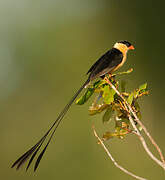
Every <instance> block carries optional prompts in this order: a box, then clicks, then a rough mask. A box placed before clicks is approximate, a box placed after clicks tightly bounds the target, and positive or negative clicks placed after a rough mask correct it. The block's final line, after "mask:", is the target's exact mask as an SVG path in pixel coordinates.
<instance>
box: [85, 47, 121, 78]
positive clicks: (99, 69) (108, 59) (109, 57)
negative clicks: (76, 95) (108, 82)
mask: <svg viewBox="0 0 165 180" xmlns="http://www.w3.org/2000/svg"><path fill="white" fill-rule="evenodd" d="M122 59H123V54H122V52H121V51H119V50H118V49H116V48H112V49H111V50H109V51H107V52H106V53H105V54H104V55H103V56H101V57H100V58H99V59H98V60H97V61H96V62H95V63H94V64H93V65H92V67H91V68H90V69H89V71H88V72H87V74H88V73H90V75H89V78H90V80H93V79H95V78H97V77H99V76H103V75H105V74H107V73H108V72H111V71H112V70H113V69H114V68H116V66H117V65H119V64H120V63H121V62H122Z"/></svg>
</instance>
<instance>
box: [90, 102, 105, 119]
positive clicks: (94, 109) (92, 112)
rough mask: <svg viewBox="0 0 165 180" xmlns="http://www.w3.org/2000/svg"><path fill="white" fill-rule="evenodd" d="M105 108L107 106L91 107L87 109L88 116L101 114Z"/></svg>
mask: <svg viewBox="0 0 165 180" xmlns="http://www.w3.org/2000/svg"><path fill="white" fill-rule="evenodd" d="M107 107H108V105H107V104H100V105H99V104H97V105H92V106H90V107H89V115H91V116H92V115H95V114H98V113H101V112H102V111H104V110H105V109H106V108H107Z"/></svg>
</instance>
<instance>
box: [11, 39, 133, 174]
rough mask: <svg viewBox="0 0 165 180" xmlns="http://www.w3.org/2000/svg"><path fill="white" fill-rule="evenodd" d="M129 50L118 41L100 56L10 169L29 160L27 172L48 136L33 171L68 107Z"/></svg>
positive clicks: (112, 68) (129, 47)
mask: <svg viewBox="0 0 165 180" xmlns="http://www.w3.org/2000/svg"><path fill="white" fill-rule="evenodd" d="M130 49H134V47H133V45H131V43H129V42H128V41H119V42H117V43H115V45H114V46H113V48H112V49H110V50H109V51H107V52H106V53H105V54H104V55H103V56H101V57H100V58H99V59H98V60H97V61H96V62H95V63H94V64H93V66H92V67H91V68H90V69H89V71H88V72H87V74H89V76H88V79H87V80H86V81H85V83H84V84H83V85H82V86H81V88H80V89H79V90H78V91H77V92H76V94H75V95H74V96H73V97H72V99H71V100H70V101H69V103H68V104H67V105H66V106H65V107H64V109H63V110H62V112H61V113H60V114H59V116H58V117H57V119H56V120H55V121H54V123H53V124H52V126H51V127H50V129H49V130H48V131H47V132H46V133H45V135H44V136H43V137H42V138H41V139H40V140H39V141H38V142H37V143H36V144H35V145H34V146H33V147H32V148H30V149H29V150H28V151H27V152H26V153H24V154H23V155H22V156H21V157H20V158H18V159H17V160H16V161H15V162H14V163H13V165H12V168H13V167H15V166H16V169H19V168H20V167H21V166H22V165H23V164H24V163H25V162H26V161H27V160H28V159H29V158H30V160H29V162H28V165H27V167H26V170H28V168H29V166H30V165H31V163H32V161H33V159H34V157H35V156H36V155H37V153H38V151H39V150H40V148H41V147H42V144H43V143H44V141H45V140H46V137H47V136H48V135H49V134H50V137H49V139H48V141H47V144H46V145H45V147H44V148H43V150H42V151H41V152H40V154H39V156H38V158H37V160H36V162H35V165H34V171H35V170H36V169H37V167H38V165H39V163H40V160H41V158H42V157H43V154H44V153H45V151H46V149H47V147H48V145H49V143H50V141H51V139H52V137H53V135H54V133H55V131H56V129H57V127H58V126H59V124H60V122H61V120H62V119H63V117H64V116H65V114H66V112H67V111H68V109H69V107H70V106H71V105H72V103H73V102H74V100H75V99H76V98H77V96H78V95H79V94H80V92H81V91H82V90H83V89H84V88H85V86H87V85H88V83H89V82H90V81H92V80H94V79H96V78H98V77H104V76H105V75H106V74H108V73H110V74H111V73H112V72H114V71H116V70H117V69H118V68H120V67H121V66H122V65H123V64H124V62H125V61H126V56H127V52H128V50H130Z"/></svg>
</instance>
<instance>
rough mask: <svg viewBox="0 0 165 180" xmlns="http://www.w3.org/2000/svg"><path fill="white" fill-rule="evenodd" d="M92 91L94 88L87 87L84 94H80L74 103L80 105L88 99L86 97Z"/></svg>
mask: <svg viewBox="0 0 165 180" xmlns="http://www.w3.org/2000/svg"><path fill="white" fill-rule="evenodd" d="M93 93H94V88H88V89H87V91H86V93H85V94H84V96H81V97H80V98H79V99H78V100H77V101H76V104H78V105H82V104H84V103H85V102H87V101H88V99H89V98H90V97H91V96H92V94H93Z"/></svg>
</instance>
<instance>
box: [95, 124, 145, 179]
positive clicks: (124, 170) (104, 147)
mask: <svg viewBox="0 0 165 180" xmlns="http://www.w3.org/2000/svg"><path fill="white" fill-rule="evenodd" d="M93 132H94V135H95V137H96V138H97V139H98V141H99V143H100V144H101V145H102V147H103V149H104V150H105V152H106V153H107V155H108V156H109V157H110V159H111V160H112V162H113V163H114V165H115V166H116V167H117V168H119V169H120V170H122V171H123V172H124V173H126V174H128V175H130V176H132V177H134V178H136V179H139V180H146V179H145V178H142V177H139V176H137V175H135V174H133V173H131V172H129V171H128V170H126V169H125V168H123V167H122V166H120V165H119V164H118V163H117V162H116V161H115V159H114V158H113V157H112V155H111V153H110V152H109V150H108V149H107V148H106V146H105V144H104V143H103V141H102V140H101V138H100V137H99V136H98V135H97V133H96V130H95V129H94V126H93Z"/></svg>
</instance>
